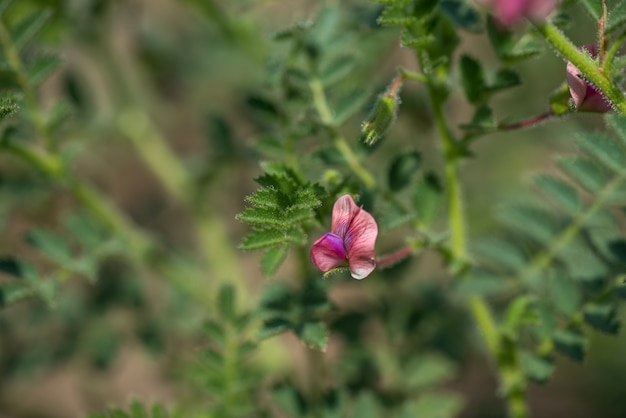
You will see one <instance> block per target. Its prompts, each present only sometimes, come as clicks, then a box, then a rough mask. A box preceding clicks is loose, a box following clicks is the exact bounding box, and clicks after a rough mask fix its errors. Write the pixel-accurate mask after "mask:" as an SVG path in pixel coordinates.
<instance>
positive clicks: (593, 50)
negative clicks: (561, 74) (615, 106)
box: [566, 44, 611, 112]
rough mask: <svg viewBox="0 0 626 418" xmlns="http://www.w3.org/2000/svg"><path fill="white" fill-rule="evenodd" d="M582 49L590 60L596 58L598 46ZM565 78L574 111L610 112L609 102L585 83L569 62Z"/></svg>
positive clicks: (599, 92) (588, 46) (577, 70)
mask: <svg viewBox="0 0 626 418" xmlns="http://www.w3.org/2000/svg"><path fill="white" fill-rule="evenodd" d="M582 49H583V50H585V51H587V53H588V54H589V55H590V56H591V58H596V57H597V56H598V46H597V45H596V44H587V45H584V46H583V47H582ZM566 77H567V84H568V85H569V94H570V95H571V96H572V99H574V103H575V104H576V109H578V110H589V111H592V112H608V111H610V110H611V102H610V101H609V100H608V99H607V98H606V97H605V96H604V94H602V92H601V91H600V90H598V89H597V88H596V87H595V86H593V85H591V84H589V83H588V82H586V81H585V80H584V79H583V78H582V77H581V73H580V70H579V69H578V68H577V67H576V66H575V65H574V64H572V63H571V62H568V63H567V74H566Z"/></svg>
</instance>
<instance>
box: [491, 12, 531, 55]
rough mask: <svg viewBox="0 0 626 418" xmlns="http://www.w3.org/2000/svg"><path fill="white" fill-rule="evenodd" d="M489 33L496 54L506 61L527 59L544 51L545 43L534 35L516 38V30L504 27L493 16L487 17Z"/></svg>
mask: <svg viewBox="0 0 626 418" xmlns="http://www.w3.org/2000/svg"><path fill="white" fill-rule="evenodd" d="M487 34H488V35H489V40H490V41H491V45H492V46H493V49H494V51H495V52H496V55H497V56H498V57H499V58H500V59H501V60H502V61H503V62H505V63H509V64H510V63H513V62H516V61H520V60H523V59H527V58H530V57H532V56H535V55H537V54H539V53H540V52H542V51H543V45H542V44H541V43H539V42H538V41H537V39H535V38H534V37H533V36H532V35H530V34H526V35H524V36H522V37H521V38H520V39H516V36H515V33H514V32H511V31H509V30H507V29H505V28H503V27H502V25H499V24H498V22H496V20H495V19H494V18H493V17H489V18H488V19H487Z"/></svg>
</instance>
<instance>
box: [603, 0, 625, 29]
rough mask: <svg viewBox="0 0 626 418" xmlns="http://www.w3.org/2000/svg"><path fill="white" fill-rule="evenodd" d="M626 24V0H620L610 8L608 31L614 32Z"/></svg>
mask: <svg viewBox="0 0 626 418" xmlns="http://www.w3.org/2000/svg"><path fill="white" fill-rule="evenodd" d="M624 24H626V1H620V2H619V3H618V4H617V5H615V6H613V7H612V8H611V9H610V13H609V18H608V22H607V25H606V33H611V32H614V31H615V30H617V29H620V28H621V27H622V26H623V25H624Z"/></svg>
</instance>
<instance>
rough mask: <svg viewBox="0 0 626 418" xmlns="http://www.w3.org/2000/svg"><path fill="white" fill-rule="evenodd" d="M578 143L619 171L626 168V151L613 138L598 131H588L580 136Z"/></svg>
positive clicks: (602, 161)
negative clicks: (625, 154) (625, 152)
mask: <svg viewBox="0 0 626 418" xmlns="http://www.w3.org/2000/svg"><path fill="white" fill-rule="evenodd" d="M578 143H579V144H580V146H581V147H582V148H583V149H584V150H585V151H587V152H588V153H589V154H591V155H592V156H593V157H595V158H596V159H597V160H598V161H600V162H601V163H602V164H604V165H605V166H606V167H608V168H611V169H613V170H614V171H616V172H618V173H619V172H622V171H624V170H626V158H625V157H624V151H623V150H622V148H621V147H620V146H619V145H618V144H617V142H616V141H615V140H613V139H612V138H610V137H608V136H606V135H604V134H601V133H598V132H587V133H585V134H581V135H579V136H578Z"/></svg>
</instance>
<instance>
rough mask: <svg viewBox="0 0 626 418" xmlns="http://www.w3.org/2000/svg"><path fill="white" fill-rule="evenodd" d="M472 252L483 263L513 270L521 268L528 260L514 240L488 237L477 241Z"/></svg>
mask: <svg viewBox="0 0 626 418" xmlns="http://www.w3.org/2000/svg"><path fill="white" fill-rule="evenodd" d="M472 252H473V253H474V254H476V256H477V257H478V259H479V260H481V263H484V264H486V265H489V266H494V267H501V268H504V269H506V270H508V271H511V272H516V271H519V270H521V269H522V268H523V267H524V266H525V265H526V262H527V259H526V256H525V255H524V253H523V252H522V250H521V249H520V248H519V247H518V246H516V245H515V243H514V240H503V239H497V238H492V239H487V240H481V241H479V242H477V243H475V244H474V245H473V247H472Z"/></svg>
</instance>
